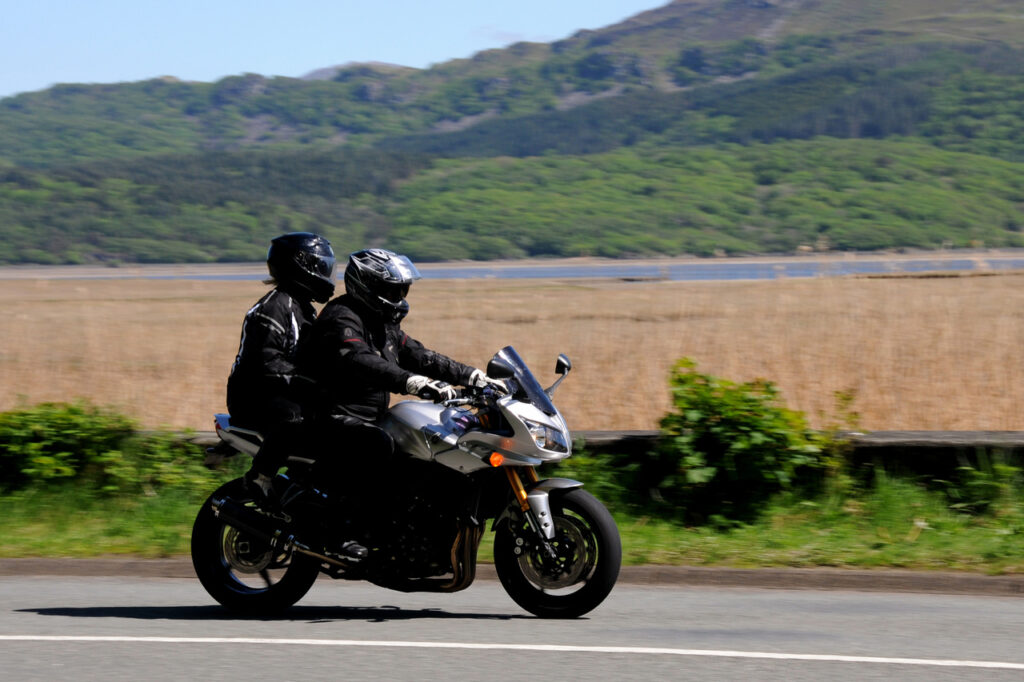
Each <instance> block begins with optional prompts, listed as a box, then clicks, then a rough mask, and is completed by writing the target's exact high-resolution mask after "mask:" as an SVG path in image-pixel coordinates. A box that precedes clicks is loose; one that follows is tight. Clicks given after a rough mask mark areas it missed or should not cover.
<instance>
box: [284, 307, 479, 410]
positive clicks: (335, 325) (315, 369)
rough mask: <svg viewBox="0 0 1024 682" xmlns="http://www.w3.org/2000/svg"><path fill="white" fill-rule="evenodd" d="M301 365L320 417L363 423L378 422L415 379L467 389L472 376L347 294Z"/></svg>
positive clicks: (323, 317)
mask: <svg viewBox="0 0 1024 682" xmlns="http://www.w3.org/2000/svg"><path fill="white" fill-rule="evenodd" d="M299 365H300V367H299V370H300V373H301V374H303V375H304V376H306V377H308V378H310V379H312V380H313V381H314V382H315V384H316V398H315V403H316V404H315V405H310V406H309V407H310V408H311V409H313V410H314V411H315V412H316V413H317V414H318V416H320V417H327V418H331V419H337V420H341V421H348V420H350V419H352V418H355V419H358V420H360V421H364V422H376V421H379V420H380V419H381V417H383V416H384V413H385V412H386V411H387V409H388V405H389V403H390V397H391V396H390V394H391V393H404V392H405V385H406V381H408V379H409V377H410V376H412V375H413V374H422V375H424V376H428V377H430V378H432V379H440V380H442V381H447V382H448V383H451V384H465V382H467V381H468V380H469V375H470V374H471V373H472V371H473V368H472V367H469V366H467V365H464V364H462V363H460V362H456V361H455V360H452V359H451V358H449V357H446V356H444V355H441V354H440V353H437V352H435V351H432V350H430V349H428V348H426V347H424V346H423V344H421V343H420V342H419V341H417V340H415V339H413V338H411V337H410V336H409V335H408V334H406V333H405V332H404V331H402V329H401V327H400V326H399V325H398V324H391V323H386V322H384V321H383V320H382V319H381V318H380V317H379V316H378V315H376V314H374V313H373V312H371V311H370V310H368V309H367V308H366V307H365V306H364V305H363V304H362V303H360V302H359V301H357V300H356V299H354V298H352V297H351V296H349V295H347V294H346V295H343V296H339V297H338V298H335V299H334V300H332V301H331V302H330V303H328V304H327V306H326V307H324V309H323V310H322V311H321V313H320V316H319V317H318V318H317V320H316V322H315V323H314V324H313V328H312V330H311V331H310V333H309V336H308V337H307V339H306V341H305V342H304V343H303V347H302V348H301V350H300V352H299Z"/></svg>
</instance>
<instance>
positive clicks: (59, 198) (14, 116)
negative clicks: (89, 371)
mask: <svg viewBox="0 0 1024 682" xmlns="http://www.w3.org/2000/svg"><path fill="white" fill-rule="evenodd" d="M652 2H656V0H652ZM1022 101H1024V6H1022V5H1021V2H1020V0H1015V1H1012V2H1011V1H1009V0H858V1H852V0H677V1H676V2H672V3H669V4H667V5H665V6H663V7H657V8H655V9H652V10H651V11H649V12H645V13H642V14H640V15H638V16H636V17H633V18H631V19H629V20H627V21H624V22H622V23H620V24H617V25H615V26H610V27H607V28H604V29H600V30H595V31H581V32H579V33H577V34H576V35H574V36H572V37H569V38H567V39H565V40H561V41H557V42H554V43H551V44H528V43H520V44H516V45H512V46H509V47H508V48H506V49H502V50H491V51H487V52H482V53H479V54H477V55H474V56H472V57H470V58H467V59H461V60H455V61H452V62H448V63H445V64H441V65H438V66H436V67H434V68H431V69H429V70H415V69H409V68H404V67H397V66H387V65H380V64H366V65H350V66H347V67H343V68H336V69H325V70H322V71H321V72H320V73H319V74H318V77H317V78H316V79H292V78H265V77H263V76H259V75H252V74H250V75H244V76H234V77H230V78H225V79H223V80H221V81H218V82H216V83H185V82H180V81H176V80H173V79H170V78H161V79H154V80H150V81H144V82H138V83H122V84H111V85H77V84H68V85H60V86H56V87H53V88H50V89H48V90H45V91H41V92H36V93H26V94H22V95H18V96H15V97H9V98H6V99H3V100H0V240H2V243H3V244H4V245H5V248H4V249H3V250H2V251H0V262H7V263H19V262H128V261H201V260H255V259H259V258H260V257H261V255H262V254H263V253H265V244H266V242H267V240H268V239H269V238H270V237H272V236H273V235H274V234H276V233H278V232H281V231H284V230H293V229H308V230H314V231H318V232H321V233H323V234H326V235H327V236H328V237H329V238H331V239H332V241H333V242H334V243H335V245H336V246H337V247H339V250H342V251H344V250H348V249H354V248H358V247H361V246H363V245H366V244H381V245H387V246H392V247H394V248H400V249H402V250H404V251H405V252H407V253H409V255H411V256H413V257H415V258H421V259H444V258H480V259H486V258H506V257H526V256H574V255H586V254H593V255H607V256H632V255H654V254H666V255H673V254H683V253H695V254H702V255H704V254H713V253H758V252H784V251H791V250H794V249H797V248H800V247H804V248H818V249H825V248H842V249H879V248H894V247H919V248H936V247H942V246H969V245H970V246H977V245H987V246H1024V236H1022V226H1024V186H1022V185H1024V181H1022V178H1024V173H1022V171H1024V115H1022V113H1021V105H1020V103H1021V102H1022ZM508 157H520V158H519V160H513V159H510V158H508Z"/></svg>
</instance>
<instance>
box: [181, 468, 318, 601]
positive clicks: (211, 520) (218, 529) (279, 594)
mask: <svg viewBox="0 0 1024 682" xmlns="http://www.w3.org/2000/svg"><path fill="white" fill-rule="evenodd" d="M223 497H229V498H231V499H232V500H233V501H235V502H237V503H238V504H241V505H244V506H255V505H254V504H253V502H252V496H251V495H250V494H249V493H247V492H246V489H245V484H244V483H243V482H242V479H236V480H234V481H230V482H229V483H225V484H224V485H222V486H221V487H220V488H218V489H217V491H216V492H214V493H213V495H211V496H210V499H213V498H223ZM210 499H207V501H206V502H204V503H203V507H202V509H200V510H199V514H198V515H197V516H196V521H195V524H193V526H192V566H193V567H194V568H195V571H196V576H197V577H198V578H199V582H201V583H202V585H203V587H204V588H206V591H207V592H209V594H210V596H211V597H213V598H214V599H216V600H217V601H218V602H219V603H220V604H222V605H223V606H225V607H227V608H228V609H230V610H231V611H234V612H236V613H241V614H245V615H273V614H274V613H277V612H280V611H282V610H284V609H286V608H288V607H289V606H291V605H293V604H294V603H295V602H297V601H299V600H300V599H302V597H303V596H305V594H306V593H307V592H308V591H309V588H310V587H312V586H313V583H314V581H316V578H317V575H318V574H319V572H320V566H319V564H318V562H317V561H316V560H315V559H311V558H309V557H306V556H302V555H300V554H296V553H294V552H281V551H280V550H275V549H274V548H272V547H271V546H270V545H268V544H267V543H266V542H263V541H261V540H259V539H258V538H254V537H250V536H249V535H248V534H247V533H245V532H243V531H240V530H238V529H237V528H233V527H231V526H229V525H227V524H226V523H224V522H223V521H221V520H220V519H218V518H217V516H216V515H215V514H214V513H213V507H212V506H211V505H210Z"/></svg>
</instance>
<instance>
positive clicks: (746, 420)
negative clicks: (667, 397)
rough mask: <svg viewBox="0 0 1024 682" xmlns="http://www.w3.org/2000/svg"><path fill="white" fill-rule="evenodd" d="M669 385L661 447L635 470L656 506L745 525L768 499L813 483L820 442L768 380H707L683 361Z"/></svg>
mask: <svg viewBox="0 0 1024 682" xmlns="http://www.w3.org/2000/svg"><path fill="white" fill-rule="evenodd" d="M671 387H672V400H673V409H672V411H671V412H669V414H667V415H666V416H665V417H664V418H663V419H662V420H661V431H662V438H661V445H660V447H659V448H658V449H657V451H656V452H653V453H651V455H650V457H649V460H648V462H646V464H645V466H644V467H642V468H643V469H645V473H644V476H643V478H644V479H646V483H647V484H648V485H650V486H651V491H652V493H653V495H654V497H655V498H656V499H657V501H658V502H660V503H661V504H667V505H670V506H671V507H673V508H674V509H675V510H676V513H677V514H679V515H682V516H683V517H684V518H685V519H687V520H690V521H697V522H701V521H720V520H724V521H732V520H740V521H746V520H750V519H752V518H754V517H756V516H757V515H758V514H759V513H760V512H761V511H762V510H763V508H764V507H765V505H766V504H767V503H768V501H769V499H770V498H771V497H772V496H773V495H775V494H777V493H780V492H784V491H795V490H798V489H800V488H801V487H806V486H811V485H813V484H815V483H817V482H818V481H820V479H821V473H822V468H823V463H824V457H823V448H824V446H825V445H826V443H827V439H826V437H824V436H822V435H820V434H818V433H816V432H814V431H812V430H811V429H810V427H809V426H808V424H807V420H806V418H805V416H804V414H803V413H801V412H797V411H795V410H791V409H788V408H786V407H784V406H782V405H780V404H779V394H778V390H777V389H776V387H775V386H774V384H772V383H771V382H768V381H763V380H757V381H752V382H747V383H735V382H732V381H728V380H725V379H719V378H716V377H712V376H708V375H706V374H701V373H700V372H698V371H697V368H696V364H695V363H694V362H693V361H692V360H689V359H686V358H684V359H682V360H680V361H679V362H678V363H676V366H675V368H674V369H673V372H672V376H671Z"/></svg>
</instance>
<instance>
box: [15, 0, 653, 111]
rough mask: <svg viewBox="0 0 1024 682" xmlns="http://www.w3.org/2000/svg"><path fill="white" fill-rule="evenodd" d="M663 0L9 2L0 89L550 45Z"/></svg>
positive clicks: (433, 58) (427, 58)
mask: <svg viewBox="0 0 1024 682" xmlns="http://www.w3.org/2000/svg"><path fill="white" fill-rule="evenodd" d="M667 3H668V0H516V1H515V2H511V1H505V0H432V1H431V0H376V1H375V0H362V1H360V2H352V1H348V0H334V1H330V0H290V1H287V2H286V1H283V0H278V1H276V2H269V1H266V0H176V1H174V2H155V1H153V0H91V1H90V0H20V1H17V0H7V1H5V2H3V4H2V6H0V7H2V10H3V11H2V12H0V64H2V65H3V66H2V67H0V97H7V96H10V95H13V94H16V93H19V92H26V91H32V90H42V89H44V88H48V87H50V86H51V85H53V84H55V83H113V82H120V81H136V80H144V79H147V78H155V77H158V76H176V77H178V78H181V79H183V80H195V81H215V80H218V79H220V78H223V77H224V76H230V75H233V74H238V73H259V74H263V75H266V76H302V75H304V74H306V73H309V72H310V71H313V70H315V69H318V68H322V67H326V66H333V65H336V64H344V63H347V62H361V61H379V62H390V63H394V64H402V65H405V66H415V67H419V68H423V67H427V66H429V65H431V64H436V63H439V62H443V61H446V60H448V59H455V58H459V57H469V56H471V55H472V54H474V53H475V52H479V51H480V50H485V49H489V48H494V47H504V46H506V45H509V44H511V43H514V42H516V41H520V40H529V41H534V42H551V41H553V40H558V39H560V38H565V37H567V36H569V35H572V34H573V33H575V32H576V31H577V30H579V29H583V28H590V29H593V28H601V27H602V26H607V25H609V24H613V23H616V22H618V21H621V20H622V19H625V18H627V17H630V16H632V15H634V14H637V13H639V12H642V11H645V10H648V9H654V8H656V7H660V6H662V5H665V4H667Z"/></svg>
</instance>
